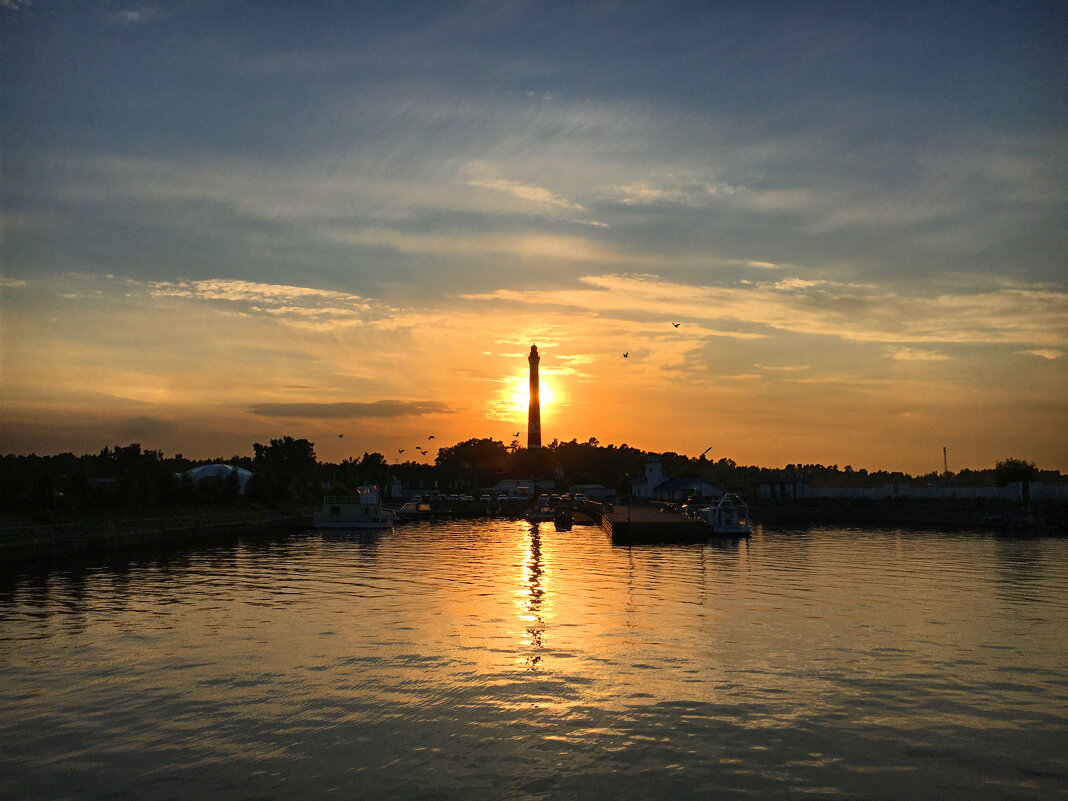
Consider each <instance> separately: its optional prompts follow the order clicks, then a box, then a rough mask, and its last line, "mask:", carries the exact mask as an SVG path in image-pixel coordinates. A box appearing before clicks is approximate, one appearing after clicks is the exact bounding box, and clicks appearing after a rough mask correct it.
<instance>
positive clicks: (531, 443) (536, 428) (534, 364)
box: [527, 345, 541, 449]
mask: <svg viewBox="0 0 1068 801" xmlns="http://www.w3.org/2000/svg"><path fill="white" fill-rule="evenodd" d="M527 361H528V362H529V363H530V405H529V407H528V408H527V447H528V448H531V449H533V448H540V447H541V398H540V397H539V395H538V364H539V363H540V362H541V357H540V356H538V346H537V345H531V346H530V355H529V356H528V357H527Z"/></svg>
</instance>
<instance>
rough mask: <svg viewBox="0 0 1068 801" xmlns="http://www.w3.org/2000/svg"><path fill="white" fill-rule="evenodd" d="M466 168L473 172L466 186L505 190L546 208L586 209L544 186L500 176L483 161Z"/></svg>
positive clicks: (513, 195)
mask: <svg viewBox="0 0 1068 801" xmlns="http://www.w3.org/2000/svg"><path fill="white" fill-rule="evenodd" d="M468 169H469V170H470V171H471V172H472V173H473V175H472V176H471V177H470V178H468V180H467V181H466V183H467V185H468V186H475V187H479V188H481V189H493V190H496V191H498V192H505V193H506V194H509V195H512V197H516V198H519V199H520V200H524V201H527V202H529V203H533V204H535V205H537V206H542V207H545V208H548V209H564V210H567V211H585V210H586V209H585V208H583V207H582V205H581V204H579V203H575V202H573V201H570V200H568V199H567V198H565V197H561V196H560V195H556V194H553V193H552V192H551V191H549V190H548V189H546V188H545V187H542V186H538V185H536V184H528V183H523V182H521V181H510V180H508V179H506V178H502V177H500V176H499V175H497V174H496V168H494V167H493V166H491V165H489V164H486V163H485V162H472V163H471V164H470V165H468Z"/></svg>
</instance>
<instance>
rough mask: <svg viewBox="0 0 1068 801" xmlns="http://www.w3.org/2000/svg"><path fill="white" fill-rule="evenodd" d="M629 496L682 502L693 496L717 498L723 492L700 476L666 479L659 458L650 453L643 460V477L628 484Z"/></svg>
mask: <svg viewBox="0 0 1068 801" xmlns="http://www.w3.org/2000/svg"><path fill="white" fill-rule="evenodd" d="M630 494H631V496H632V497H634V498H650V499H656V500H661V501H682V500H686V498H689V497H694V496H701V497H704V498H719V497H721V496H722V495H723V490H721V489H720V488H719V487H717V486H716V485H715V484H712V483H711V482H708V481H705V480H704V479H703V478H701V477H700V476H685V477H681V478H667V477H666V476H665V475H664V471H663V467H662V465H661V464H660V457H659V456H657V455H656V454H655V453H650V454H649V455H648V456H647V457H646V458H645V475H644V476H642V477H641V478H637V479H634V480H633V481H631V482H630Z"/></svg>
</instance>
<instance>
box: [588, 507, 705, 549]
mask: <svg viewBox="0 0 1068 801" xmlns="http://www.w3.org/2000/svg"><path fill="white" fill-rule="evenodd" d="M600 517H601V528H602V529H604V530H605V532H606V533H607V534H609V535H610V536H611V537H612V542H613V543H616V544H628V543H640V542H705V541H706V540H708V539H709V538H710V533H709V528H708V526H707V525H705V524H704V523H702V522H701V521H700V520H694V519H693V518H692V517H686V516H685V515H680V514H678V513H677V512H666V511H664V512H662V511H659V510H657V509H650V508H648V507H645V506H632V507H629V508H628V507H626V506H617V507H614V508H607V509H602V510H601V514H600Z"/></svg>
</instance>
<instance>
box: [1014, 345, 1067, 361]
mask: <svg viewBox="0 0 1068 801" xmlns="http://www.w3.org/2000/svg"><path fill="white" fill-rule="evenodd" d="M1016 352H1017V353H1029V354H1031V355H1032V356H1041V357H1042V358H1043V359H1050V360H1052V359H1059V358H1060V357H1061V356H1063V355H1064V351H1063V350H1053V349H1052V348H1036V349H1034V350H1018V351H1016Z"/></svg>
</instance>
